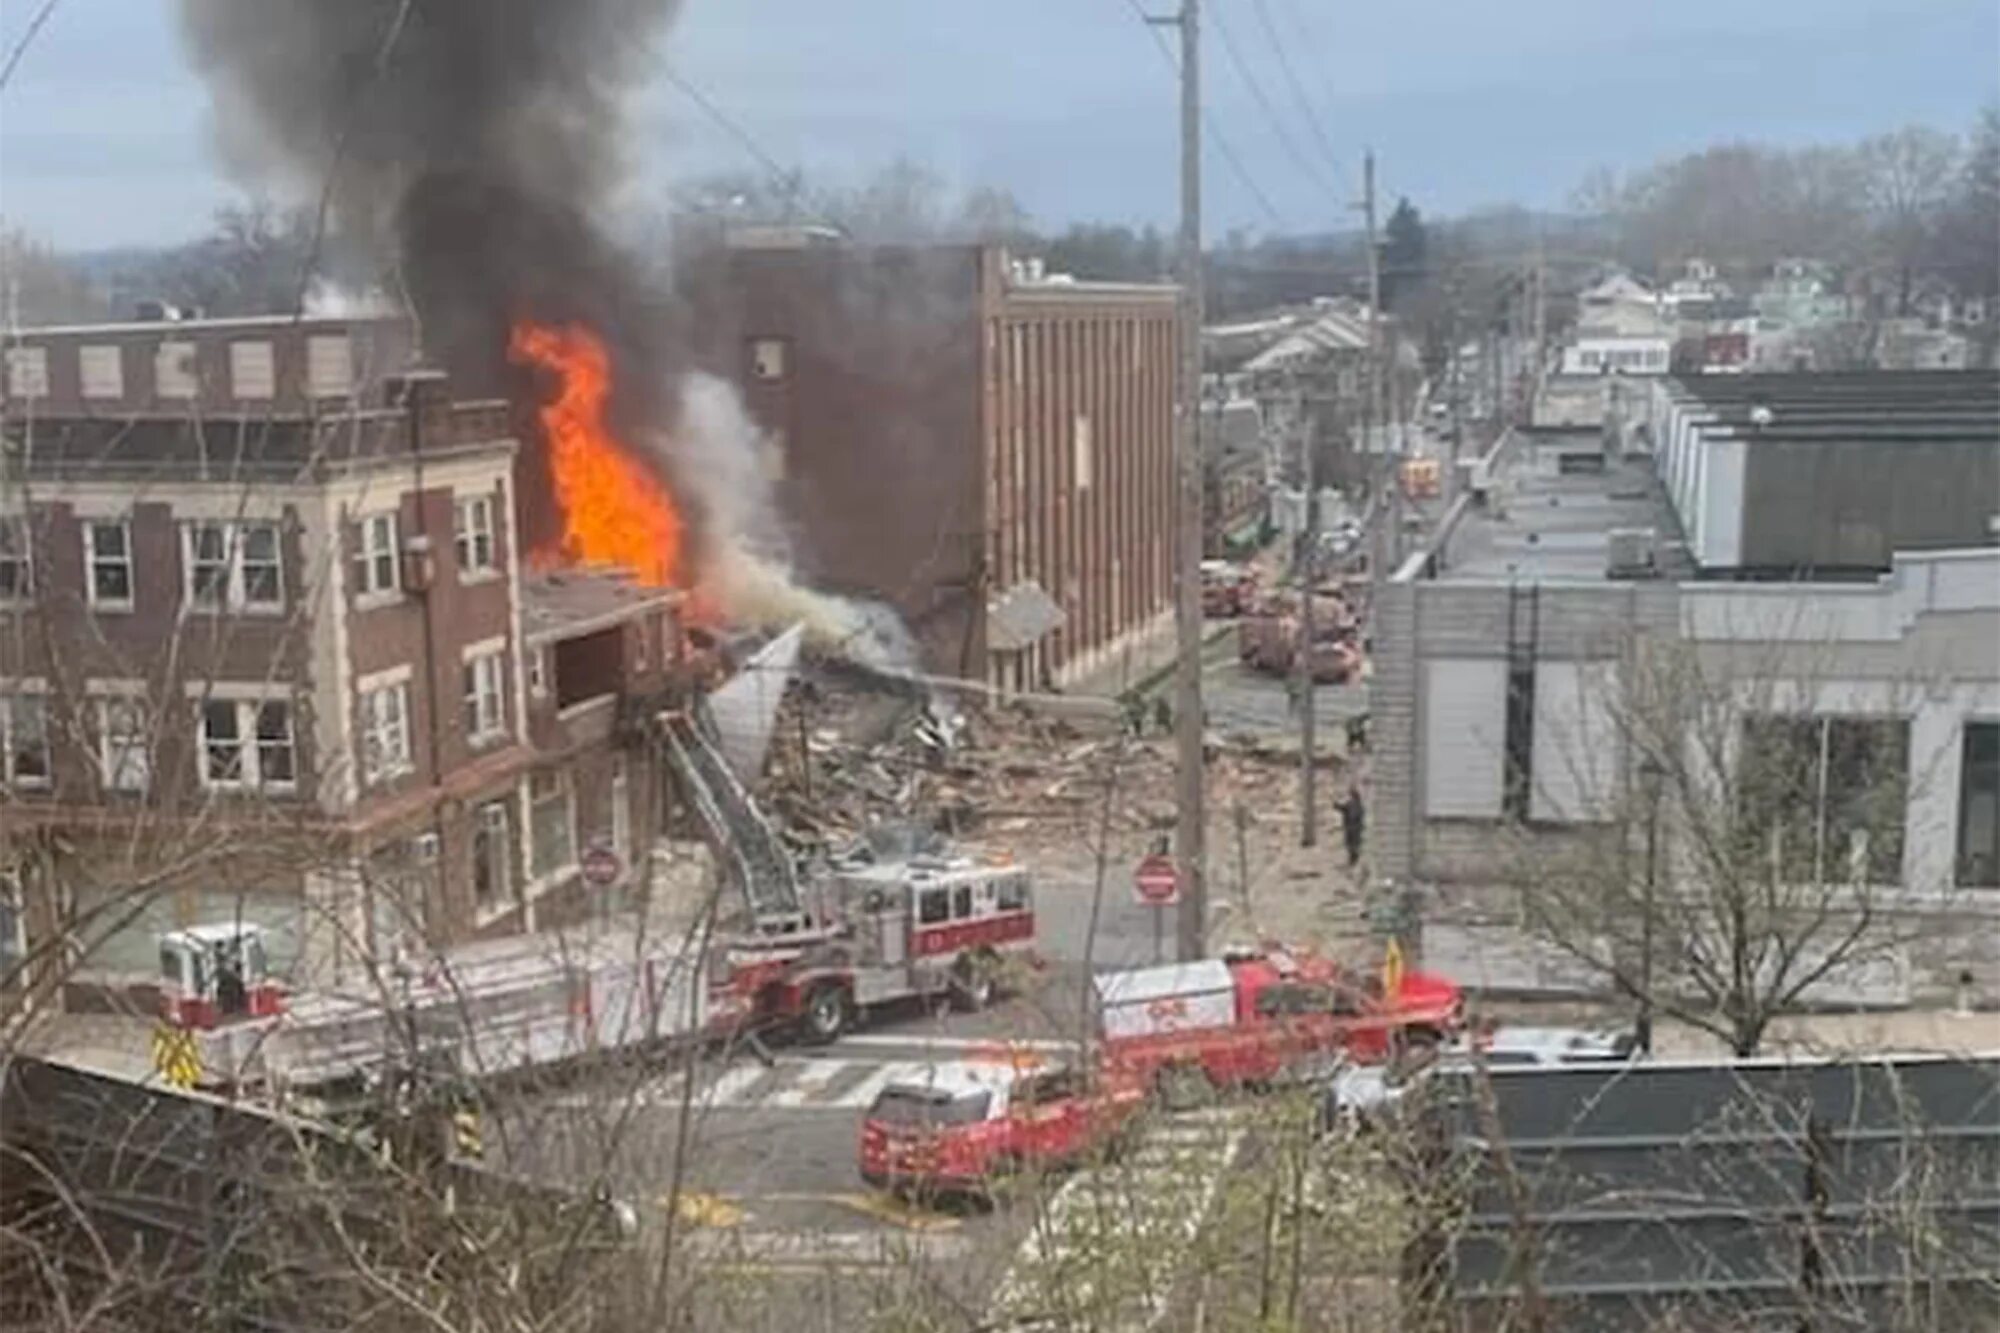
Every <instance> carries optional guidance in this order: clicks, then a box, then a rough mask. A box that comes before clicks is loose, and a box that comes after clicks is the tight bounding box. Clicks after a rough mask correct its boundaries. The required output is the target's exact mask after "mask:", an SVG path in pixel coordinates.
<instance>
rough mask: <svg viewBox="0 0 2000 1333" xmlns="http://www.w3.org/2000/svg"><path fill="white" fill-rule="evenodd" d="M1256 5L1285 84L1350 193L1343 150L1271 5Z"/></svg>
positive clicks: (1351, 183) (1351, 184)
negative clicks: (1308, 88)
mask: <svg viewBox="0 0 2000 1333" xmlns="http://www.w3.org/2000/svg"><path fill="white" fill-rule="evenodd" d="M1255 5H1256V9H1257V22H1258V24H1259V25H1260V26H1261V27H1262V28H1263V29H1264V37H1265V40H1267V41H1269V42H1270V43H1271V50H1272V51H1273V52H1274V53H1275V54H1276V55H1277V57H1278V69H1279V70H1280V71H1281V72H1282V73H1283V74H1284V76H1285V84H1286V86H1287V87H1289V88H1290V89H1291V91H1292V100H1293V101H1295V102H1297V103H1298V105H1299V113H1300V114H1301V115H1302V116H1304V117H1305V122H1306V124H1307V125H1309V126H1311V127H1312V133H1313V139H1314V140H1315V141H1316V142H1317V143H1318V145H1319V150H1320V154H1321V155H1322V156H1323V157H1325V158H1326V161H1327V165H1329V166H1331V167H1332V168H1333V173H1334V175H1335V176H1337V177H1339V178H1340V182H1341V184H1342V185H1344V186H1345V187H1346V191H1347V193H1349V194H1353V193H1355V190H1354V178H1353V177H1352V176H1350V175H1348V172H1347V167H1346V165H1345V164H1343V163H1342V162H1341V160H1340V154H1338V153H1336V152H1335V151H1334V150H1333V140H1332V139H1331V138H1330V137H1329V136H1328V135H1327V132H1326V127H1325V126H1324V125H1323V124H1322V123H1321V118H1320V116H1319V114H1318V112H1316V111H1315V110H1314V109H1313V105H1312V99H1311V98H1309V97H1307V96H1306V90H1305V85H1304V84H1302V83H1300V82H1299V76H1298V72H1297V71H1296V70H1294V69H1293V68H1292V58H1291V57H1290V56H1288V55H1286V54H1285V43H1284V41H1283V40H1282V39H1281V38H1280V37H1279V36H1278V28H1277V25H1276V24H1275V23H1273V22H1271V11H1270V8H1269V6H1267V5H1266V4H1265V3H1264V0H1255ZM1292 13H1293V16H1294V18H1295V19H1296V17H1297V13H1298V11H1296V10H1293V11H1292Z"/></svg>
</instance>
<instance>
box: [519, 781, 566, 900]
mask: <svg viewBox="0 0 2000 1333" xmlns="http://www.w3.org/2000/svg"><path fill="white" fill-rule="evenodd" d="M537 783H542V784H544V785H543V790H542V791H541V792H540V793H537V792H536V790H535V787H536V784H537ZM527 795H528V802H527V804H528V836H529V856H528V883H529V884H530V885H531V886H532V888H531V891H533V890H534V889H541V888H544V887H546V886H548V885H550V884H552V883H554V882H555V881H557V880H560V879H564V878H567V877H568V876H570V875H572V874H574V873H575V872H576V869H577V865H578V861H577V845H576V844H577V837H576V783H575V782H574V781H572V780H571V778H570V775H569V773H568V771H567V770H564V769H553V770H547V771H544V772H540V773H531V774H529V775H528V782H527ZM558 798H560V799H561V801H562V806H563V831H564V835H565V836H564V841H565V842H567V843H568V844H569V845H568V847H567V848H566V849H565V855H564V856H563V859H562V860H561V861H559V862H557V863H555V864H553V865H550V866H549V867H548V868H547V869H546V870H543V869H540V868H539V867H540V866H541V865H542V863H543V860H544V857H545V856H546V855H547V853H546V852H545V851H544V848H543V839H542V827H541V820H540V818H539V813H540V807H541V806H542V805H544V804H545V803H548V802H551V801H554V800H556V799H558Z"/></svg>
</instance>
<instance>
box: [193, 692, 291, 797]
mask: <svg viewBox="0 0 2000 1333" xmlns="http://www.w3.org/2000/svg"><path fill="white" fill-rule="evenodd" d="M273 704H276V705H280V706H282V707H283V708H284V710H285V738H284V745H285V748H286V749H287V750H289V751H290V752H291V757H292V762H291V770H292V776H291V777H289V778H269V779H267V778H266V777H265V776H264V756H263V750H264V745H265V742H264V741H263V740H262V739H261V738H260V737H259V736H258V734H257V723H258V721H259V720H260V714H261V713H262V711H263V710H264V709H265V708H266V707H269V706H271V705H273ZM195 707H196V713H195V765H196V772H197V774H198V776H199V777H200V779H201V785H202V786H203V787H204V788H205V789H207V790H209V791H260V792H290V791H296V790H298V785H299V736H298V708H297V706H296V705H295V704H294V703H293V701H292V697H291V695H289V694H276V695H265V696H260V697H256V698H235V697H231V696H226V695H218V694H212V693H211V694H207V695H203V696H200V697H198V698H197V699H196V701H195ZM210 708H233V709H234V710H235V713H236V736H235V744H236V746H237V748H238V750H239V751H240V752H241V755H240V758H239V760H238V766H237V776H236V777H234V778H219V777H216V776H214V775H213V774H212V773H211V772H210V771H209V762H208V761H209V747H210V745H211V744H212V742H211V741H210V738H209V734H208V721H209V712H208V710H209V709H210Z"/></svg>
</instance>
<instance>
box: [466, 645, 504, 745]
mask: <svg viewBox="0 0 2000 1333" xmlns="http://www.w3.org/2000/svg"><path fill="white" fill-rule="evenodd" d="M506 660H507V659H506V650H505V649H504V648H490V649H485V650H483V651H476V652H475V651H472V650H467V652H466V654H465V656H464V658H463V662H464V671H463V674H462V679H461V684H462V685H463V687H464V689H463V699H462V706H461V707H460V709H459V720H460V722H461V724H462V725H463V726H464V728H465V741H466V744H468V745H471V746H475V747H477V746H483V745H491V744H492V743H494V742H495V741H500V740H504V739H506V736H507V669H506Z"/></svg>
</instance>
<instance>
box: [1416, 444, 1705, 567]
mask: <svg viewBox="0 0 2000 1333" xmlns="http://www.w3.org/2000/svg"><path fill="white" fill-rule="evenodd" d="M1565 460H1568V461H1565ZM1621 528H1650V529H1652V530H1653V532H1654V533H1655V534H1656V535H1657V537H1658V542H1657V549H1658V550H1659V552H1660V554H1661V558H1662V559H1663V560H1664V562H1665V563H1664V565H1663V567H1662V574H1663V575H1664V576H1665V577H1669V578H1678V577H1683V576H1685V575H1686V574H1688V573H1691V572H1692V569H1691V567H1690V566H1688V565H1687V562H1686V559H1685V556H1678V557H1677V556H1676V553H1677V551H1678V550H1679V548H1678V547H1677V546H1676V543H1677V542H1678V541H1679V540H1680V535H1681V534H1680V525H1679V523H1678V522H1677V521H1676V519H1675V517H1674V512H1673V508H1672V506H1670V505H1669V504H1668V503H1667V497H1666V493H1665V492H1664V491H1663V490H1662V489H1661V487H1660V483H1659V481H1658V479H1657V478H1656V477H1655V476H1654V475H1653V469H1652V460H1651V459H1650V458H1649V457H1647V456H1645V455H1636V456H1630V455H1628V456H1626V457H1623V458H1617V459H1612V458H1607V457H1606V456H1605V453H1604V450H1603V446H1602V444H1601V443H1600V441H1599V437H1598V435H1597V434H1596V433H1595V432H1574V431H1572V432H1567V433H1565V432H1559V431H1549V430H1537V431H1523V432H1520V433H1519V434H1517V435H1516V436H1515V437H1514V439H1513V441H1512V442H1511V443H1510V444H1508V445H1507V446H1506V447H1505V448H1504V449H1502V450H1501V452H1500V455H1499V456H1498V457H1497V458H1496V459H1495V460H1494V466H1493V471H1492V486H1491V490H1490V491H1489V498H1488V500H1487V502H1486V503H1485V504H1484V505H1477V506H1471V507H1468V508H1467V509H1466V511H1465V514H1464V516H1463V517H1462V518H1461V519H1460V520H1459V522H1458V525H1457V527H1455V528H1454V529H1453V530H1452V533H1451V536H1450V538H1449V540H1448V541H1447V542H1446V544H1445V547H1444V551H1443V559H1442V561H1441V562H1440V563H1441V565H1442V569H1441V571H1440V575H1439V577H1441V578H1444V579H1447V580H1451V579H1466V580H1473V579H1477V580H1487V579H1523V580H1539V579H1603V578H1605V577H1607V575H1606V572H1605V571H1606V569H1607V567H1608V564H1609V560H1610V555H1611V534H1612V532H1613V530H1615V529H1621Z"/></svg>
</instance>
